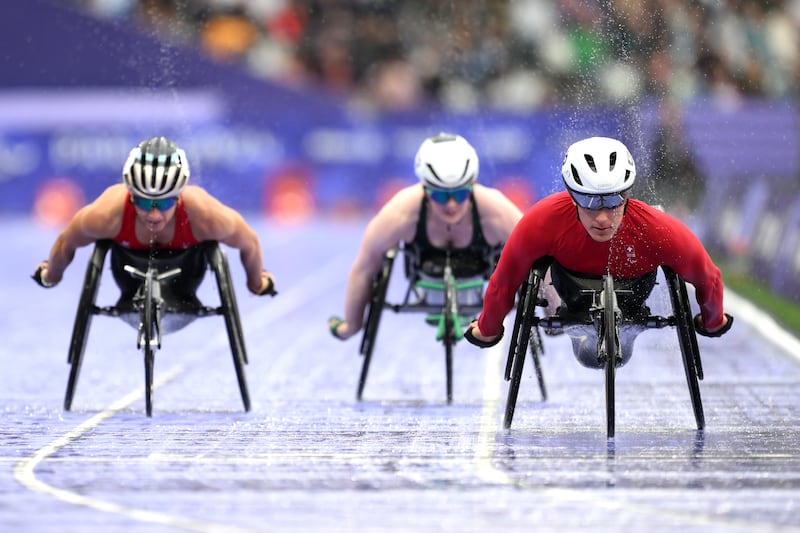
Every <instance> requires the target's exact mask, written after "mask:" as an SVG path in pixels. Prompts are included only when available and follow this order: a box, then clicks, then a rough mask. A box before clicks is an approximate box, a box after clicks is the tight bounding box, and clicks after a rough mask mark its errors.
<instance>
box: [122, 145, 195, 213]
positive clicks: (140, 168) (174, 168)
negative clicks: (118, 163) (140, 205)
mask: <svg viewBox="0 0 800 533" xmlns="http://www.w3.org/2000/svg"><path fill="white" fill-rule="evenodd" d="M122 177H123V180H124V181H125V185H127V187H128V190H129V191H130V192H131V194H133V195H135V196H141V197H143V198H149V199H151V200H158V199H161V198H169V197H172V196H178V194H180V192H181V191H182V190H183V188H184V187H185V186H186V183H187V182H188V181H189V163H188V162H187V161H186V154H185V153H184V151H183V150H181V149H180V148H178V146H177V145H176V144H175V143H174V142H172V141H170V140H169V139H167V138H166V137H152V138H150V139H147V140H145V141H142V142H140V143H139V145H138V146H137V147H136V148H134V149H133V150H131V153H130V155H129V156H128V160H127V161H126V162H125V167H124V168H123V169H122Z"/></svg>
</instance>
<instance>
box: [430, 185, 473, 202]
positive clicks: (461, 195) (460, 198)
mask: <svg viewBox="0 0 800 533" xmlns="http://www.w3.org/2000/svg"><path fill="white" fill-rule="evenodd" d="M425 193H426V194H427V195H428V198H430V199H431V200H433V201H434V202H436V203H437V204H439V205H445V204H447V202H449V201H450V199H451V198H452V199H453V200H455V201H456V203H457V204H463V203H464V202H466V201H467V198H469V197H470V195H471V194H472V187H465V188H463V189H453V190H451V191H445V190H442V189H428V188H426V189H425Z"/></svg>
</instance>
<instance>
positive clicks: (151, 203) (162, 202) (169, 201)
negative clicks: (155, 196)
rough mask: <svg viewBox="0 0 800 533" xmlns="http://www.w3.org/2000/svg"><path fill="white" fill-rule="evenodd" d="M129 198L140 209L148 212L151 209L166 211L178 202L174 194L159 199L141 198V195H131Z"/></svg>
mask: <svg viewBox="0 0 800 533" xmlns="http://www.w3.org/2000/svg"><path fill="white" fill-rule="evenodd" d="M131 199H132V201H133V205H135V206H136V207H138V208H139V209H141V210H142V211H147V212H150V211H152V210H153V209H158V210H159V211H167V210H168V209H172V207H173V206H174V205H175V204H176V203H177V202H178V198H177V197H176V196H172V197H170V198H161V199H159V200H151V199H150V198H142V197H141V196H132V197H131Z"/></svg>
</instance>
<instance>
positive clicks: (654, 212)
mask: <svg viewBox="0 0 800 533" xmlns="http://www.w3.org/2000/svg"><path fill="white" fill-rule="evenodd" d="M544 256H551V257H553V258H554V259H555V260H556V261H557V262H558V263H559V264H561V265H562V266H564V267H565V268H567V269H569V270H572V271H574V272H579V273H584V274H590V275H595V276H602V275H603V274H605V273H606V268H608V269H609V271H610V273H611V275H612V276H614V278H616V279H633V278H637V277H640V276H643V275H644V274H647V273H649V272H652V271H654V270H655V269H657V268H658V267H659V266H662V265H665V266H668V267H670V268H672V269H673V270H674V271H675V272H676V273H678V274H679V275H680V276H681V277H682V278H683V279H684V280H685V281H686V282H687V283H691V284H692V285H693V286H694V287H695V293H696V298H697V302H698V304H699V305H700V310H701V314H702V316H703V325H704V326H705V327H706V328H708V329H715V328H717V327H719V326H720V325H721V324H722V322H723V320H724V317H723V312H724V311H723V309H724V308H723V303H722V298H723V289H724V287H723V283H722V275H721V274H720V271H719V268H717V266H716V265H715V264H714V263H713V262H712V260H711V258H710V257H709V255H708V253H707V252H706V250H705V248H704V247H703V244H702V243H701V242H700V240H699V239H698V238H697V236H696V235H694V233H692V232H691V230H689V228H687V227H686V226H685V225H684V224H683V223H682V222H680V221H679V220H678V219H676V218H674V217H672V216H670V215H668V214H666V213H664V212H662V211H659V210H658V209H656V208H654V207H651V206H649V205H647V204H645V203H644V202H641V201H639V200H634V199H630V200H628V206H627V208H626V211H625V214H624V216H623V217H622V223H621V224H620V227H619V229H618V231H617V233H616V234H615V235H614V237H613V238H612V239H611V240H609V241H607V242H597V241H595V240H593V239H592V238H591V237H590V236H589V234H588V233H587V232H586V230H585V229H584V227H583V225H582V224H581V222H580V220H578V216H577V213H576V207H575V205H574V204H573V203H572V199H571V198H570V196H569V193H567V192H566V191H564V192H559V193H555V194H552V195H550V196H548V197H546V198H543V199H542V200H541V201H539V202H537V203H536V204H534V205H533V206H532V207H531V208H530V209H529V210H528V211H527V212H526V213H525V215H524V216H523V217H522V219H521V220H520V221H519V223H518V224H517V226H516V227H515V228H514V230H513V231H512V233H511V235H510V237H509V239H508V242H506V245H505V247H504V248H503V252H502V255H501V256H500V260H499V262H498V264H497V268H496V269H495V271H494V273H493V274H492V276H491V278H490V280H489V283H488V285H487V288H486V296H485V298H484V303H483V311H482V312H481V316H480V318H479V319H478V327H479V328H480V331H481V334H483V335H486V336H495V335H498V334H500V332H501V331H502V323H503V320H504V318H505V316H506V315H507V314H508V313H509V311H511V308H512V307H513V306H514V299H515V296H516V293H517V290H518V289H519V287H520V285H521V284H522V282H523V281H524V280H525V278H526V277H527V276H528V273H529V272H530V269H531V267H532V266H533V264H534V263H535V262H536V261H537V260H539V259H540V258H542V257H544Z"/></svg>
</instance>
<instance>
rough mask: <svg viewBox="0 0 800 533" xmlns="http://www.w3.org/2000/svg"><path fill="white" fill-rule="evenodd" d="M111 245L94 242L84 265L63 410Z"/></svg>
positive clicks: (71, 390)
mask: <svg viewBox="0 0 800 533" xmlns="http://www.w3.org/2000/svg"><path fill="white" fill-rule="evenodd" d="M110 246H111V241H107V240H101V241H97V243H95V247H94V251H93V252H92V257H91V258H90V260H89V265H88V266H87V267H86V275H85V276H84V279H83V290H82V292H81V296H80V299H79V301H78V310H77V312H76V316H75V324H74V326H73V328H72V338H71V340H70V343H69V354H68V356H67V363H69V365H70V370H69V379H68V380H67V391H66V394H65V396H64V410H65V411H69V410H70V409H71V408H72V399H73V397H74V396H75V386H76V385H77V383H78V376H79V375H80V371H81V364H82V363H83V352H84V350H85V349H86V339H87V338H88V335H89V328H90V327H91V325H92V317H93V316H94V315H95V314H96V305H95V302H96V301H97V292H98V290H99V289H100V276H101V275H102V272H103V264H104V263H105V258H106V253H107V252H108V249H109V247H110Z"/></svg>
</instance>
